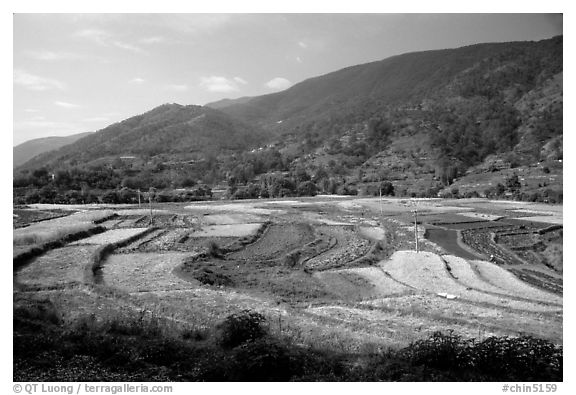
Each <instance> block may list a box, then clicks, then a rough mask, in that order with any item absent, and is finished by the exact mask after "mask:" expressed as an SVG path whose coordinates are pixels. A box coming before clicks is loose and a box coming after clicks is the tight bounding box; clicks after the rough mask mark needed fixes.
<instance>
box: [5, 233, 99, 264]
mask: <svg viewBox="0 0 576 395" xmlns="http://www.w3.org/2000/svg"><path fill="white" fill-rule="evenodd" d="M105 230H106V228H104V227H103V226H100V225H98V226H90V227H87V228H84V227H79V228H78V230H77V231H76V232H71V231H69V230H68V231H66V232H64V233H62V234H59V237H58V238H56V237H54V238H51V239H48V241H46V242H43V243H41V244H35V245H32V246H31V247H30V248H28V249H24V250H23V251H21V252H19V253H18V254H16V255H15V256H14V258H13V266H14V269H18V268H20V267H21V266H22V265H24V264H26V263H27V262H29V261H30V260H31V259H32V258H35V257H37V256H39V255H42V254H44V253H45V252H46V251H49V250H53V249H55V248H60V247H63V246H64V245H66V244H68V243H71V242H73V241H77V240H80V239H83V238H86V237H90V236H92V235H95V234H97V233H102V232H104V231H105ZM54 236H56V234H54Z"/></svg>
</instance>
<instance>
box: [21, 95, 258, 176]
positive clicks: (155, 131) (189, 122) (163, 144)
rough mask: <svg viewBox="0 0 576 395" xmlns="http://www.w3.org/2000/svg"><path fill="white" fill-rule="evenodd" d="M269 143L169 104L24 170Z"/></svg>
mask: <svg viewBox="0 0 576 395" xmlns="http://www.w3.org/2000/svg"><path fill="white" fill-rule="evenodd" d="M265 137H266V136H265V135H264V133H263V132H262V131H261V130H260V129H259V128H257V127H253V126H250V125H248V124H246V123H244V122H241V121H238V120H235V119H233V118H231V117H230V116H228V115H226V114H224V113H222V112H219V111H217V110H214V109H211V108H207V107H201V106H193V105H190V106H183V105H180V104H164V105H161V106H159V107H156V108H154V109H153V110H151V111H149V112H147V113H144V114H142V115H137V116H134V117H132V118H129V119H126V120H124V121H122V122H118V123H115V124H113V125H110V126H108V127H106V128H105V129H102V130H100V131H98V132H96V133H93V134H91V135H89V136H87V137H85V138H82V139H80V140H78V141H76V142H74V143H73V144H69V145H66V146H64V147H62V148H60V149H58V150H55V151H51V152H48V153H45V154H43V155H40V156H37V157H36V158H34V159H33V160H31V161H29V162H28V163H26V164H25V165H24V166H22V169H34V168H38V167H41V166H48V167H55V168H65V167H67V166H74V165H77V164H80V163H82V164H87V163H90V162H95V161H96V162H97V161H98V160H103V159H109V158H111V159H114V158H119V157H130V156H135V157H139V158H142V157H146V158H150V157H154V156H157V155H160V154H163V155H167V156H171V155H173V156H176V157H180V156H182V157H184V158H192V157H199V156H200V157H203V156H206V155H217V154H219V153H222V152H227V151H232V152H235V151H242V150H246V149H249V148H252V147H253V146H257V144H259V143H260V142H261V141H262V139H263V138H265Z"/></svg>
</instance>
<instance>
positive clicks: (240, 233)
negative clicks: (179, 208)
mask: <svg viewBox="0 0 576 395" xmlns="http://www.w3.org/2000/svg"><path fill="white" fill-rule="evenodd" d="M261 227H262V224H261V223H255V224H227V225H206V226H203V227H202V229H201V230H197V231H195V232H194V233H193V234H192V236H193V237H245V236H251V235H253V234H255V233H256V232H258V230H259V229H260V228H261Z"/></svg>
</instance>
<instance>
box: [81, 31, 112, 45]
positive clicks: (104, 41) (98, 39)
mask: <svg viewBox="0 0 576 395" xmlns="http://www.w3.org/2000/svg"><path fill="white" fill-rule="evenodd" d="M74 35H75V36H76V37H80V38H84V39H86V40H89V41H92V42H94V43H96V44H100V45H108V41H109V40H110V38H111V37H112V35H111V34H110V33H108V32H106V31H104V30H97V29H84V30H80V31H78V32H76V33H75V34H74Z"/></svg>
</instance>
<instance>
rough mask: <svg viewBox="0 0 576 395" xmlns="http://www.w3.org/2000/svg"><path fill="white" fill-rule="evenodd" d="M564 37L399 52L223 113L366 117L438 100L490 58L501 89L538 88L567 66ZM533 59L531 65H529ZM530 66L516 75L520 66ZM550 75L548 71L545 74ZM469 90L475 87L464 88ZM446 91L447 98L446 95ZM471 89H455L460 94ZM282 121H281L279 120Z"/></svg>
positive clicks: (272, 124) (273, 117) (288, 124)
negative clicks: (407, 105) (537, 84)
mask: <svg viewBox="0 0 576 395" xmlns="http://www.w3.org/2000/svg"><path fill="white" fill-rule="evenodd" d="M562 42H563V41H562V37H555V38H553V39H550V40H543V41H540V42H513V43H495V44H478V45H471V46H466V47H462V48H457V49H446V50H436V51H424V52H415V53H408V54H403V55H399V56H394V57H391V58H387V59H384V60H381V61H377V62H372V63H367V64H362V65H357V66H352V67H348V68H345V69H342V70H339V71H336V72H333V73H329V74H326V75H323V76H319V77H316V78H310V79H308V80H305V81H303V82H301V83H299V84H296V85H294V86H293V87H291V88H289V89H287V90H285V91H282V92H278V93H273V94H269V95H264V96H258V97H254V98H252V99H250V100H248V101H245V100H242V101H240V102H234V101H232V102H229V103H226V104H227V105H226V106H225V107H221V109H222V111H224V112H226V113H228V114H231V115H234V116H237V117H239V118H241V119H244V120H246V121H249V122H255V123H258V124H260V125H261V126H264V127H267V128H270V129H278V130H281V131H288V130H290V129H293V128H295V127H297V126H301V127H306V126H309V125H311V124H313V123H318V122H319V121H326V120H338V121H340V122H341V121H346V120H348V118H353V119H361V118H362V117H365V116H366V115H370V114H372V113H375V112H378V111H379V110H382V109H383V108H386V107H389V106H393V107H395V106H399V105H402V104H407V103H412V104H419V103H421V102H422V101H423V100H424V99H427V98H429V99H438V94H439V92H440V91H442V90H443V89H444V88H446V87H447V86H449V85H450V84H452V83H454V82H455V81H456V80H457V79H458V78H461V79H463V80H467V81H464V82H465V83H467V82H470V83H472V84H474V83H477V82H481V81H479V80H477V81H469V80H470V78H471V77H478V76H477V75H474V69H475V68H477V67H478V66H479V65H482V63H483V62H487V61H488V60H489V64H490V65H492V66H494V67H493V68H492V70H493V71H494V72H495V73H497V74H498V71H497V69H498V67H501V66H502V67H508V66H509V70H502V72H501V74H502V75H501V76H498V77H502V76H504V74H505V76H506V78H508V81H506V80H503V79H502V78H499V79H498V81H496V80H494V82H495V83H496V84H499V85H495V86H493V88H495V89H500V90H505V89H506V88H508V87H509V86H514V85H515V84H521V85H522V86H521V87H520V88H521V90H526V89H528V90H529V89H530V88H532V87H533V86H534V85H535V84H536V83H537V80H538V79H542V78H545V77H551V76H552V75H554V74H556V73H558V72H560V71H561V70H562ZM526 63H529V64H526ZM526 66H529V68H530V70H523V71H527V73H519V74H517V75H514V69H515V68H523V69H526V68H527V67H526ZM543 74H544V75H543ZM462 88H463V89H462V90H464V89H469V88H470V87H462ZM447 93H448V92H445V91H444V92H443V94H442V95H441V96H446V94H447ZM462 93H465V92H463V91H462V92H454V91H453V92H451V95H452V96H460V95H461V94H462ZM278 121H282V122H281V123H277V122H278Z"/></svg>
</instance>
